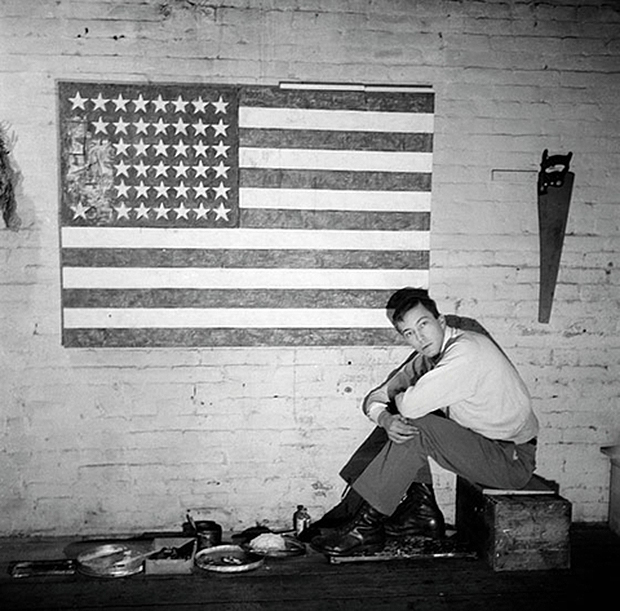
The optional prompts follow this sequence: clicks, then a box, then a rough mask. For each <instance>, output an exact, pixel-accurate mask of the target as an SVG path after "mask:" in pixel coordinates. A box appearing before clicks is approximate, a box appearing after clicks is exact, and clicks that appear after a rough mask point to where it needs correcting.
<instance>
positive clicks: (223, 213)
mask: <svg viewBox="0 0 620 611" xmlns="http://www.w3.org/2000/svg"><path fill="white" fill-rule="evenodd" d="M213 212H215V220H216V221H218V220H220V219H222V220H223V221H227V220H228V213H229V212H230V208H226V207H225V206H224V204H223V203H220V205H219V206H218V207H217V208H214V210H213Z"/></svg>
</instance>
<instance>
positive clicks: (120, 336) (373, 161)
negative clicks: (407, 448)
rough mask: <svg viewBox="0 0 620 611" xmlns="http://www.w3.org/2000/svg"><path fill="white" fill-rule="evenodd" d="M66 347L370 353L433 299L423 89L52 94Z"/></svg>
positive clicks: (153, 87)
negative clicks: (391, 316) (412, 303)
mask: <svg viewBox="0 0 620 611" xmlns="http://www.w3.org/2000/svg"><path fill="white" fill-rule="evenodd" d="M58 106H59V126H60V130H59V137H60V190H61V201H60V246H61V289H62V335H63V344H64V345H65V346H66V347H192V346H250V345H253V346H317V345H323V346H328V345H382V344H391V343H393V341H394V332H393V331H392V330H391V329H390V326H389V322H388V320H387V318H386V316H385V310H384V307H385V303H386V301H387V298H388V297H389V295H390V294H391V292H393V291H394V290H396V289H398V288H401V287H403V286H422V287H426V286H428V272H429V229H430V201H431V172H432V149H433V109H434V97H433V93H432V91H431V90H429V89H423V88H420V89H414V88H411V89H410V90H406V89H402V90H401V89H397V88H394V90H389V89H387V88H386V89H385V90H382V89H381V88H378V87H377V88H372V87H357V88H355V89H354V90H342V89H337V88H329V87H327V88H321V87H317V88H313V87H310V86H309V87H307V88H297V87H290V88H287V87H252V86H250V87H244V86H240V87H236V86H216V85H201V84H152V83H145V84H120V83H119V84H112V83H103V84H102V83H85V82H59V83H58Z"/></svg>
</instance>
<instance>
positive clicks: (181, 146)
mask: <svg viewBox="0 0 620 611" xmlns="http://www.w3.org/2000/svg"><path fill="white" fill-rule="evenodd" d="M172 148H173V149H174V150H175V151H176V154H177V156H179V155H183V156H184V157H187V149H188V148H189V145H188V144H185V142H183V140H179V141H178V142H177V143H176V144H173V145H172Z"/></svg>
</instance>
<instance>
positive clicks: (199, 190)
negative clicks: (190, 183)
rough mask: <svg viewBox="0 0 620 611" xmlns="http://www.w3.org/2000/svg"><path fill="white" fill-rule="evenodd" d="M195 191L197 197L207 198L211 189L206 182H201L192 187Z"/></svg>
mask: <svg viewBox="0 0 620 611" xmlns="http://www.w3.org/2000/svg"><path fill="white" fill-rule="evenodd" d="M192 188H193V189H194V191H196V197H204V198H205V199H207V193H208V191H209V187H207V186H205V184H204V183H202V182H199V183H198V184H197V185H195V186H194V187H192Z"/></svg>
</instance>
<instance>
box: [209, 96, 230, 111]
mask: <svg viewBox="0 0 620 611" xmlns="http://www.w3.org/2000/svg"><path fill="white" fill-rule="evenodd" d="M211 104H213V106H214V107H215V114H216V115H217V114H219V113H220V112H221V113H222V114H226V107H227V106H228V102H224V100H223V99H222V96H220V99H219V100H218V101H217V102H211Z"/></svg>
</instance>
